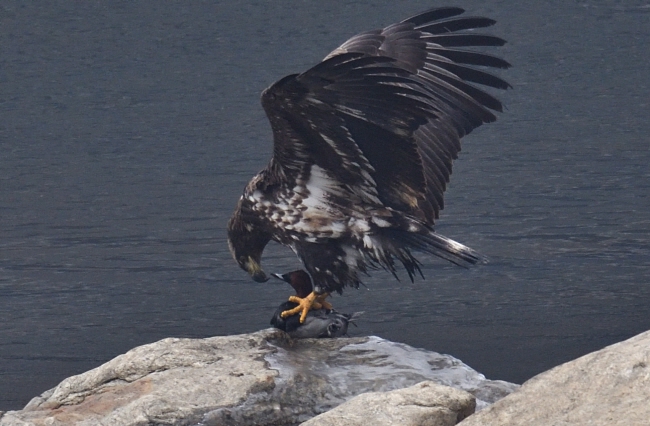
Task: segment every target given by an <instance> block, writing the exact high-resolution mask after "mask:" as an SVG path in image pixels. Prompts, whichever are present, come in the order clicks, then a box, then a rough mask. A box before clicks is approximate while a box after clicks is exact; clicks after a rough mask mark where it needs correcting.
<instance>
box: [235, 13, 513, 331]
mask: <svg viewBox="0 0 650 426" xmlns="http://www.w3.org/2000/svg"><path fill="white" fill-rule="evenodd" d="M464 12H465V11H464V10H463V9H461V8H457V7H444V8H436V9H431V10H428V11H425V12H422V13H420V14H417V15H415V16H412V17H410V18H408V19H405V20H403V21H401V22H398V23H395V24H392V25H389V26H388V27H386V28H383V29H378V30H373V31H367V32H363V33H360V34H358V35H355V36H353V37H352V38H350V39H349V40H347V41H346V42H345V43H343V44H342V45H341V46H339V47H338V48H336V49H335V50H334V51H332V52H331V53H330V54H328V55H327V56H326V57H325V59H323V61H322V62H320V63H318V64H316V65H315V66H313V67H312V68H310V69H308V70H307V71H305V72H303V73H300V74H292V75H289V76H286V77H284V78H282V79H281V80H279V81H277V82H276V83H274V84H272V85H271V86H270V87H268V88H267V89H266V90H264V91H263V92H262V96H261V103H262V107H263V108H264V110H265V112H266V115H267V116H268V119H269V122H270V123H271V129H272V131H273V156H272V158H271V160H270V161H269V163H268V164H267V166H266V167H265V168H264V169H263V170H262V171H260V172H259V173H258V174H257V175H256V176H254V177H253V178H252V180H251V181H250V182H249V183H248V185H247V186H246V187H245V189H244V192H243V194H242V196H241V197H240V199H239V201H238V202H237V206H236V208H235V211H234V213H233V214H232V217H231V218H230V220H229V222H228V245H229V248H230V251H231V253H232V255H233V257H234V259H235V261H236V262H237V263H238V264H239V266H240V267H241V268H242V269H243V270H245V271H247V272H248V273H249V274H250V275H251V276H252V278H253V279H254V280H255V281H258V282H265V281H267V280H268V276H267V274H266V273H265V272H264V270H263V269H262V267H261V257H262V252H263V251H264V248H265V247H266V245H267V244H268V243H269V242H270V241H276V242H278V243H280V244H282V245H285V246H288V247H290V248H291V250H293V252H294V253H295V254H296V255H297V256H298V258H299V259H300V260H301V261H302V264H303V266H304V269H305V270H306V272H307V273H308V274H309V276H310V277H311V280H312V282H313V291H312V292H311V293H310V294H309V295H307V296H306V297H300V298H297V297H296V296H293V297H294V298H296V299H299V305H298V306H297V307H295V308H294V309H292V310H287V311H285V312H283V313H282V317H287V316H290V315H293V314H297V313H300V314H301V316H300V319H301V322H302V321H304V320H305V318H306V315H307V313H308V311H309V309H310V308H311V306H312V305H314V304H316V306H318V305H321V306H330V307H331V305H329V303H328V302H326V301H325V297H327V296H328V295H329V294H330V293H333V292H338V293H341V292H342V290H343V289H344V288H345V287H358V286H359V285H360V284H361V278H360V276H361V275H367V274H368V271H369V270H371V269H385V270H387V271H389V272H391V273H392V274H393V275H394V276H395V277H396V278H397V279H398V280H399V278H398V277H397V274H396V265H398V264H399V263H401V264H402V265H403V266H404V268H405V270H406V272H407V273H408V276H409V278H410V279H411V280H413V279H414V276H415V275H416V274H420V275H422V273H421V271H420V263H419V261H418V260H417V259H416V258H415V257H414V256H413V254H412V251H413V250H415V251H420V252H424V253H427V254H431V255H434V256H437V257H440V258H442V259H445V260H448V261H450V262H453V263H455V264H459V265H462V266H469V265H471V264H475V263H479V262H482V261H483V260H484V257H483V256H482V255H480V254H479V253H478V252H476V251H474V250H472V249H471V248H469V247H466V246H465V245H463V244H460V243H458V242H456V241H453V240H452V239H449V238H447V237H444V236H442V235H440V234H438V233H436V232H435V230H434V222H435V220H436V219H438V216H439V213H440V210H442V208H443V206H444V203H443V194H444V192H445V189H446V185H447V183H448V182H449V176H450V175H451V171H452V161H453V160H454V159H456V158H457V156H458V153H459V152H460V149H461V146H460V139H461V138H462V137H463V136H464V135H466V134H468V133H469V132H471V131H472V130H473V129H475V128H476V127H478V126H480V125H481V124H483V123H489V122H492V121H494V120H496V116H495V112H502V110H503V106H502V103H501V102H500V101H499V100H498V99H497V98H496V97H494V96H493V95H492V94H490V93H488V92H487V91H485V88H483V87H479V86H477V85H482V86H486V87H492V88H497V89H507V88H510V87H511V86H510V85H509V84H508V83H507V82H506V81H504V80H503V79H501V78H500V77H498V76H496V75H494V74H492V73H490V72H489V70H490V69H491V68H501V69H504V68H508V67H509V66H510V64H509V63H508V62H506V61H505V60H503V59H501V58H499V57H497V56H494V55H491V54H488V53H485V52H483V51H481V52H479V51H476V50H472V49H468V48H469V47H477V46H502V45H504V44H505V40H503V39H501V38H499V37H495V36H492V35H487V34H482V33H480V32H475V31H474V30H475V29H478V28H484V27H489V26H491V25H493V24H494V23H495V21H494V20H492V19H489V18H484V17H475V16H466V15H463V13H464ZM461 15H463V16H461ZM398 262H399V263H398Z"/></svg>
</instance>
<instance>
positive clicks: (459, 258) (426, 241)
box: [389, 229, 487, 267]
mask: <svg viewBox="0 0 650 426" xmlns="http://www.w3.org/2000/svg"><path fill="white" fill-rule="evenodd" d="M423 231H424V230H423ZM425 232H426V233H416V232H408V231H406V232H405V231H403V230H396V229H392V230H390V231H389V233H390V234H392V235H390V237H391V238H392V239H393V240H394V241H398V242H400V243H402V244H404V245H406V246H407V247H409V248H412V249H415V250H418V251H422V252H424V253H429V254H432V255H434V256H437V257H440V258H442V259H445V260H447V261H449V262H451V263H454V264H456V265H459V266H465V267H466V266H468V265H474V264H476V263H487V259H486V258H485V256H483V255H482V254H480V253H479V252H477V251H476V250H474V249H471V248H469V247H467V246H465V245H463V244H461V243H459V242H457V241H454V240H452V239H451V238H447V237H445V236H443V235H440V234H437V233H435V232H433V231H428V232H427V231H425Z"/></svg>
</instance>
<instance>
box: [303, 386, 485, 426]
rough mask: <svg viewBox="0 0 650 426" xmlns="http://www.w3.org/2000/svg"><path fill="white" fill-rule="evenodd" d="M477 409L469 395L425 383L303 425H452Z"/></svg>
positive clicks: (360, 399)
mask: <svg viewBox="0 0 650 426" xmlns="http://www.w3.org/2000/svg"><path fill="white" fill-rule="evenodd" d="M475 408H476V402H475V400H474V397H473V396H472V395H471V394H470V393H467V392H465V391H462V390H458V389H454V388H450V387H448V386H443V385H438V384H436V383H434V382H430V381H426V382H420V383H418V384H417V385H414V386H411V387H408V388H404V389H396V390H393V391H389V392H369V393H364V394H361V395H359V396H355V397H354V398H352V399H350V400H349V401H347V402H344V403H343V404H341V405H339V406H338V407H336V408H334V409H332V410H330V411H327V412H325V413H323V414H320V415H318V416H316V417H314V418H312V419H310V420H307V421H306V422H305V423H302V425H301V426H366V425H368V424H372V425H373V426H384V425H386V426H391V425H400V426H453V425H455V424H457V423H458V422H459V421H461V420H463V419H464V418H465V417H467V416H469V415H470V414H472V413H474V409H475Z"/></svg>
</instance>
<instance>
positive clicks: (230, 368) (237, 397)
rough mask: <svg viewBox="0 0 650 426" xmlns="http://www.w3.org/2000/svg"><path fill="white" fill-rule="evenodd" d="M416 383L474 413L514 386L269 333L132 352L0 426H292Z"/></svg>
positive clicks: (335, 342) (170, 342)
mask: <svg viewBox="0 0 650 426" xmlns="http://www.w3.org/2000/svg"><path fill="white" fill-rule="evenodd" d="M423 380H432V381H434V382H436V383H438V384H444V385H448V386H452V387H455V388H459V389H464V390H466V391H468V392H470V393H472V394H473V395H478V398H479V399H478V400H477V404H479V405H482V406H485V405H487V404H489V403H492V402H494V401H496V400H497V399H498V398H500V397H501V396H503V395H504V394H507V393H509V392H511V391H512V390H514V389H515V388H516V387H517V385H513V384H510V383H506V382H500V381H490V380H486V379H485V377H484V376H483V375H481V374H479V373H477V372H476V371H474V370H472V369H471V368H470V367H468V366H466V365H465V364H463V363H462V362H460V361H459V360H457V359H455V358H453V357H451V356H448V355H440V354H437V353H434V352H427V351H424V350H419V349H414V348H412V347H410V346H407V345H403V344H399V343H393V342H389V341H386V340H383V339H380V338H377V337H358V338H339V339H307V340H291V339H290V338H288V336H287V334H286V333H284V332H282V331H279V330H274V329H269V330H263V331H260V332H256V333H252V334H244V335H238V336H222V337H211V338H207V339H171V338H170V339H164V340H161V341H159V342H156V343H152V344H149V345H144V346H140V347H137V348H135V349H133V350H131V351H129V352H127V353H126V354H124V355H120V356H118V357H116V358H114V359H113V360H111V361H109V362H107V363H105V364H104V365H102V366H100V367H97V368H95V369H93V370H90V371H88V372H86V373H83V374H80V375H78V376H73V377H69V378H68V379H65V380H64V381H63V382H61V383H60V384H59V385H58V386H57V387H56V388H54V389H51V390H49V391H47V392H45V393H44V394H43V395H41V396H40V397H36V398H34V399H33V400H32V401H31V402H30V403H29V404H28V405H27V406H26V407H25V408H24V409H23V410H21V411H9V412H7V413H5V414H4V415H3V416H2V417H1V418H0V426H16V425H21V426H27V425H51V426H58V425H98V424H102V425H104V426H111V425H119V426H127V425H150V424H157V425H196V424H199V423H200V424H201V425H203V426H210V425H246V424H256V425H274V424H296V423H299V422H301V421H306V420H308V419H309V418H311V417H314V416H316V415H318V414H320V413H322V412H325V411H327V410H329V409H331V408H333V407H335V406H337V405H339V404H341V403H343V402H345V401H346V400H348V399H350V398H351V397H353V396H355V395H358V394H360V393H364V392H377V391H390V390H394V389H399V388H404V387H408V386H412V385H414V384H416V383H419V382H421V381H423Z"/></svg>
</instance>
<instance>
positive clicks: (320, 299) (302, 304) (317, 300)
mask: <svg viewBox="0 0 650 426" xmlns="http://www.w3.org/2000/svg"><path fill="white" fill-rule="evenodd" d="M327 296H329V293H323V294H316V293H314V292H313V291H312V292H311V293H309V295H308V296H307V297H305V298H301V297H298V296H289V302H293V303H297V304H298V306H296V307H295V308H293V309H289V310H287V311H283V312H282V313H281V314H280V316H281V317H282V318H286V317H289V316H291V315H294V314H297V313H298V312H300V323H301V324H302V323H304V322H305V318H307V314H308V313H309V310H310V309H312V308H313V309H322V308H325V309H332V304H331V303H329V302H326V301H325V298H326V297H327Z"/></svg>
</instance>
